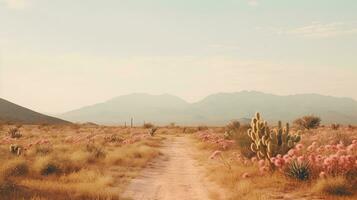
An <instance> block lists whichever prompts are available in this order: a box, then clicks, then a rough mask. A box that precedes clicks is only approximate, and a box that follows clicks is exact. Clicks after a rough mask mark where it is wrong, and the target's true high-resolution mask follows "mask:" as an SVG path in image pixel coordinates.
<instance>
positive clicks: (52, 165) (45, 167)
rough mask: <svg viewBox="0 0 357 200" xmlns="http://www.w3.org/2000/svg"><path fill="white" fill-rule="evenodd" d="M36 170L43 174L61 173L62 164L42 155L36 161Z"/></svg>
mask: <svg viewBox="0 0 357 200" xmlns="http://www.w3.org/2000/svg"><path fill="white" fill-rule="evenodd" d="M35 170H36V171H37V172H38V173H39V174H40V175H43V176H48V175H51V174H60V173H61V169H60V164H59V163H58V162H57V161H55V160H53V159H52V158H50V157H41V158H39V159H38V160H37V161H36V163H35Z"/></svg>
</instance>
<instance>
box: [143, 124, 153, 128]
mask: <svg viewBox="0 0 357 200" xmlns="http://www.w3.org/2000/svg"><path fill="white" fill-rule="evenodd" d="M143 127H144V128H153V127H154V124H152V123H144V125H143Z"/></svg>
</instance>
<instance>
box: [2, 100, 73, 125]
mask: <svg viewBox="0 0 357 200" xmlns="http://www.w3.org/2000/svg"><path fill="white" fill-rule="evenodd" d="M0 122H7V123H23V124H67V123H70V122H67V121H64V120H62V119H58V118H54V117H50V116H47V115H43V114H40V113H38V112H35V111H32V110H30V109H27V108H24V107H22V106H19V105H16V104H14V103H11V102H9V101H7V100H5V99H2V98H0Z"/></svg>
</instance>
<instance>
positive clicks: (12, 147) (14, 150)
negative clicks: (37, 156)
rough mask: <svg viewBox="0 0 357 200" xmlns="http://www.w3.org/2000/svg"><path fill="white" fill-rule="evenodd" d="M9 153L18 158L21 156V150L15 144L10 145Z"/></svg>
mask: <svg viewBox="0 0 357 200" xmlns="http://www.w3.org/2000/svg"><path fill="white" fill-rule="evenodd" d="M9 150H10V153H12V154H16V155H18V156H20V155H21V154H22V148H21V147H20V146H19V145H17V144H12V145H10V148H9Z"/></svg>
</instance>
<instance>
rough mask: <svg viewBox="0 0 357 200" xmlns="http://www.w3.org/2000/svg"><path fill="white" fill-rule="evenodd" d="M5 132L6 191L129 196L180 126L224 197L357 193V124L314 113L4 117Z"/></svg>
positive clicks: (1, 162)
mask: <svg viewBox="0 0 357 200" xmlns="http://www.w3.org/2000/svg"><path fill="white" fill-rule="evenodd" d="M0 132H1V135H0V196H1V198H0V199H33V200H40V199H41V200H42V199H44V200H46V199H54V200H57V199H74V200H77V199H98V200H99V199H122V198H121V196H120V195H121V194H123V193H124V192H125V189H126V187H127V186H128V185H129V183H130V182H131V180H132V179H134V178H136V177H137V176H138V175H139V173H140V172H141V171H142V169H143V168H145V167H147V166H148V163H150V162H151V161H153V162H156V161H155V158H157V157H159V156H162V155H165V150H164V149H165V148H163V147H162V144H163V143H164V140H166V142H165V145H170V144H171V143H170V141H171V140H175V137H176V136H179V137H188V138H191V143H190V142H188V143H187V144H186V143H185V144H183V145H190V148H188V149H190V151H193V155H195V159H197V160H198V162H199V163H200V170H201V168H202V169H204V172H203V173H204V174H205V175H206V178H207V179H208V180H209V181H211V182H212V183H215V184H216V185H218V186H219V187H220V188H222V191H225V193H226V194H225V195H224V198H225V199H346V200H349V199H356V198H357V178H356V177H357V127H355V126H352V125H349V126H346V125H345V126H342V125H339V124H332V125H325V126H323V125H320V120H319V119H318V118H314V117H313V116H307V117H305V118H301V119H299V120H296V121H295V123H294V124H293V125H291V126H289V125H283V124H282V123H278V124H276V125H274V124H273V125H272V124H267V123H266V122H264V119H263V118H262V117H261V116H260V115H259V116H256V117H255V118H253V119H252V123H251V124H249V125H243V124H240V123H239V122H237V121H232V122H231V123H229V124H228V125H227V126H225V127H207V126H199V127H179V126H175V125H170V126H167V127H159V128H158V129H157V127H155V126H154V125H152V124H145V126H143V127H140V128H139V127H136V128H125V127H116V126H112V127H111V126H99V125H95V124H81V125H79V124H74V125H66V126H53V125H18V126H15V125H1V126H0ZM182 141H186V140H182ZM166 149H167V148H166ZM170 149H172V150H173V148H170ZM170 155H175V152H171V154H170ZM161 160H162V159H161ZM167 160H170V158H167ZM170 173H176V172H170ZM177 173H178V174H179V172H177ZM160 184H161V183H160ZM162 184H165V183H162ZM210 196H212V195H210ZM212 198H213V199H215V197H214V195H213V196H212ZM217 199H219V198H218V197H217Z"/></svg>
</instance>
